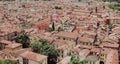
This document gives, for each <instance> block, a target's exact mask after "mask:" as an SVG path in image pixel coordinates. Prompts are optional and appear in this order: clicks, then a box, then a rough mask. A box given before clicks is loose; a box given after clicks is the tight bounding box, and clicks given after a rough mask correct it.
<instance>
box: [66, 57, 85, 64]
mask: <svg viewBox="0 0 120 64" xmlns="http://www.w3.org/2000/svg"><path fill="white" fill-rule="evenodd" d="M68 64H86V61H85V60H82V61H80V60H79V59H77V57H76V56H75V55H73V56H72V57H71V61H70V62H69V63H68Z"/></svg>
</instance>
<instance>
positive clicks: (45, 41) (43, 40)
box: [39, 39, 48, 46]
mask: <svg viewBox="0 0 120 64" xmlns="http://www.w3.org/2000/svg"><path fill="white" fill-rule="evenodd" d="M39 42H41V43H42V45H43V46H44V45H47V44H48V40H46V39H40V40H39Z"/></svg>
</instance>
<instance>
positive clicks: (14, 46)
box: [5, 43, 22, 48]
mask: <svg viewBox="0 0 120 64" xmlns="http://www.w3.org/2000/svg"><path fill="white" fill-rule="evenodd" d="M19 46H22V44H20V43H11V44H8V45H7V46H5V47H6V48H16V47H19Z"/></svg>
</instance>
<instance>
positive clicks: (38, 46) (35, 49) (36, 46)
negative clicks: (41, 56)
mask: <svg viewBox="0 0 120 64" xmlns="http://www.w3.org/2000/svg"><path fill="white" fill-rule="evenodd" d="M30 47H31V48H32V49H33V52H36V53H40V51H41V49H42V43H41V42H39V41H36V42H33V43H32V44H31V45H30Z"/></svg>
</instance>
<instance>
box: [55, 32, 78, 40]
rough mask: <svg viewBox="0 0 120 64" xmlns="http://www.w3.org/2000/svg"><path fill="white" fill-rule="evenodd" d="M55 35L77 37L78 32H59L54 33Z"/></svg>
mask: <svg viewBox="0 0 120 64" xmlns="http://www.w3.org/2000/svg"><path fill="white" fill-rule="evenodd" d="M56 36H59V37H67V38H72V39H77V37H78V36H79V34H77V33H72V32H59V33H57V34H56Z"/></svg>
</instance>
